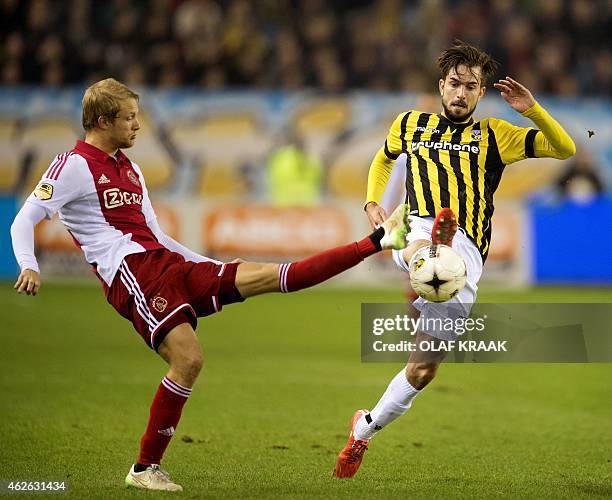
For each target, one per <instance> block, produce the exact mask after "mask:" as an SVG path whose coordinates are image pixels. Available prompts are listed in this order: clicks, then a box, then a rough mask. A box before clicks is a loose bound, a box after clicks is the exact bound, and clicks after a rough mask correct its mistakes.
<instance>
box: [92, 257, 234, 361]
mask: <svg viewBox="0 0 612 500" xmlns="http://www.w3.org/2000/svg"><path fill="white" fill-rule="evenodd" d="M238 265H239V264H237V263H236V264H227V263H225V264H221V265H219V264H215V263H213V262H197V263H196V262H190V261H186V260H185V259H184V258H183V257H182V256H181V255H179V254H177V253H174V252H171V251H170V250H166V249H159V250H152V251H147V252H142V253H135V254H131V255H128V256H126V257H125V259H123V261H122V262H121V265H120V266H119V270H118V271H117V274H116V275H115V278H114V280H113V283H112V285H111V286H110V288H109V287H107V286H104V288H105V291H106V298H107V300H108V302H109V303H110V304H111V305H112V306H113V307H114V308H115V309H116V310H117V312H118V313H119V314H121V316H123V317H124V318H127V319H129V320H130V321H131V322H132V323H133V325H134V328H136V331H137V332H138V333H139V334H140V336H141V337H142V338H143V340H144V341H145V342H146V343H147V345H149V347H151V348H152V349H155V350H156V351H157V348H158V347H159V345H160V344H161V342H162V340H164V338H165V336H166V335H167V334H168V332H169V331H170V330H172V329H173V328H174V327H175V326H178V325H180V324H181V323H190V324H191V326H192V327H193V328H194V330H195V328H196V326H197V318H198V317H200V316H208V315H210V314H213V313H216V312H219V311H220V310H221V308H222V307H223V306H224V305H226V304H232V303H234V302H242V301H244V299H243V298H242V296H241V295H240V293H239V292H238V290H237V289H236V285H235V279H236V269H237V267H238ZM103 284H104V283H103Z"/></svg>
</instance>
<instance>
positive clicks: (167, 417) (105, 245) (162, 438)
mask: <svg viewBox="0 0 612 500" xmlns="http://www.w3.org/2000/svg"><path fill="white" fill-rule="evenodd" d="M83 128H84V129H85V140H84V141H77V143H76V146H75V147H74V149H72V150H71V151H68V152H65V153H62V154H60V155H58V156H57V157H56V158H55V159H54V160H53V162H52V163H51V165H50V166H49V169H48V170H47V171H46V172H45V174H44V175H43V178H42V179H41V181H40V183H39V184H38V185H37V187H36V188H35V190H34V192H33V193H32V194H31V195H30V196H29V197H28V199H27V200H26V202H25V204H24V206H23V208H22V209H21V210H20V212H19V213H18V214H17V217H16V218H15V221H14V223H13V225H12V227H11V236H12V238H13V248H14V251H15V256H16V258H17V261H18V263H19V265H20V267H21V273H20V275H19V277H18V279H17V282H16V283H15V288H16V289H17V291H18V292H20V293H21V292H25V293H26V294H28V295H36V293H37V292H38V290H39V287H40V275H39V268H38V263H37V261H36V257H35V255H34V227H35V226H36V224H38V222H40V221H41V220H42V219H43V218H45V217H47V218H50V217H51V216H52V215H53V214H54V213H55V212H58V211H59V215H60V219H61V220H62V222H63V223H64V225H65V226H66V228H67V229H68V230H69V231H70V233H71V235H72V237H73V238H74V240H75V241H76V242H77V243H78V244H79V246H80V247H81V249H82V251H83V253H84V255H85V259H86V260H87V262H88V263H90V264H91V265H92V266H93V268H94V271H95V272H96V274H97V276H98V277H99V278H100V281H101V282H102V286H103V288H104V292H105V294H106V297H107V300H108V302H109V303H110V304H111V305H112V306H113V307H114V308H115V309H116V310H117V312H118V313H119V314H121V315H122V316H123V317H125V318H127V319H129V320H130V321H131V322H132V323H133V325H134V327H135V329H136V331H137V332H138V333H139V334H140V335H141V337H142V338H143V340H144V341H145V342H146V343H147V345H148V346H149V347H150V348H152V349H153V350H155V351H156V352H157V353H158V354H159V355H160V356H161V357H162V358H163V359H164V360H165V361H166V362H167V363H168V365H169V370H168V372H167V373H166V375H165V377H164V378H163V379H162V381H161V383H160V385H159V387H158V389H157V392H156V394H155V396H154V398H153V403H152V405H151V411H150V418H149V422H148V425H147V428H146V430H145V433H144V435H143V437H142V439H141V442H140V455H139V457H138V459H137V461H136V463H135V464H134V465H133V466H132V467H131V469H130V471H129V473H128V475H127V477H126V479H125V483H126V485H127V486H132V487H136V488H143V489H153V490H169V491H180V490H182V487H181V486H180V485H178V484H176V483H174V482H173V481H172V480H171V479H170V476H169V475H168V473H167V472H165V471H164V470H162V469H161V468H160V462H161V459H162V457H163V454H164V451H165V450H166V447H167V446H168V444H169V442H170V439H171V438H172V435H173V434H174V432H175V430H176V427H177V425H178V423H179V420H180V417H181V412H182V409H183V406H184V404H185V402H186V401H187V398H188V397H189V396H190V394H191V390H192V387H193V385H194V383H195V381H196V379H197V377H198V374H199V373H200V369H201V367H202V351H201V348H200V345H199V343H198V340H197V338H196V335H195V331H194V330H195V328H196V324H197V318H198V317H201V316H207V315H210V314H213V313H215V312H218V311H220V310H221V308H222V307H223V306H224V305H227V304H232V303H234V302H241V301H243V300H245V299H246V298H248V297H251V296H254V295H259V294H262V293H269V292H293V291H297V290H300V289H303V288H306V287H309V286H313V285H316V284H317V283H321V282H322V281H325V280H327V279H329V278H331V277H332V276H335V275H337V274H339V273H341V272H342V271H344V270H346V269H348V268H350V267H352V266H354V265H356V264H358V263H359V262H361V261H362V260H363V259H364V258H366V257H368V256H370V255H372V254H374V253H376V252H378V251H380V250H382V249H387V248H389V249H391V248H393V249H402V248H404V247H405V246H406V234H407V232H408V230H409V227H408V222H407V207H406V206H405V205H400V206H399V207H398V208H397V209H396V211H395V212H394V213H393V214H392V215H391V217H389V218H388V219H387V220H386V221H385V222H384V223H383V224H382V226H381V227H380V228H379V229H377V230H375V231H374V232H373V233H372V234H371V235H369V236H367V237H366V238H364V239H362V240H360V241H358V242H354V243H351V244H349V245H345V246H342V247H338V248H334V249H331V250H327V251H326V252H323V253H321V254H318V255H314V256H312V257H310V258H308V259H304V260H302V261H298V262H292V263H286V264H280V265H279V264H262V263H254V262H242V261H239V260H236V261H233V262H229V263H224V262H218V261H215V260H213V259H210V258H207V257H204V256H202V255H198V254H197V253H195V252H192V251H191V250H189V249H188V248H185V247H184V246H183V245H181V244H180V243H178V242H176V241H174V240H173V239H172V238H170V237H169V236H167V235H166V234H164V232H163V231H162V230H161V228H160V227H159V224H158V223H157V219H156V216H155V212H154V210H153V207H152V205H151V202H150V200H149V196H148V193H147V188H146V184H145V179H144V177H143V175H142V172H141V170H140V168H139V167H138V165H137V164H136V163H134V162H132V161H130V160H129V159H128V158H127V156H125V154H124V153H123V151H122V149H125V148H129V147H131V146H132V145H133V144H134V141H135V140H136V137H137V134H138V130H139V129H140V124H139V122H138V95H137V94H136V93H134V92H133V91H131V90H130V89H128V88H127V87H126V86H125V85H123V84H121V83H120V82H118V81H116V80H113V79H110V78H109V79H106V80H102V81H100V82H97V83H95V84H94V85H92V86H91V87H89V88H88V89H87V90H86V92H85V95H84V97H83Z"/></svg>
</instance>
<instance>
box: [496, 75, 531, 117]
mask: <svg viewBox="0 0 612 500" xmlns="http://www.w3.org/2000/svg"><path fill="white" fill-rule="evenodd" d="M493 86H494V87H495V88H496V89H497V90H499V91H501V96H502V97H503V98H504V100H505V101H506V102H507V103H508V104H509V105H510V107H511V108H512V109H513V110H515V111H518V112H519V113H523V112H525V111H527V110H528V109H529V108H530V107H532V106H533V105H534V104H535V99H534V98H533V95H531V92H530V91H529V89H528V88H527V87H525V86H524V85H521V84H520V83H519V82H517V81H516V80H513V79H512V78H510V77H509V76H507V77H506V78H503V79H501V80H500V81H499V82H497V83H494V84H493Z"/></svg>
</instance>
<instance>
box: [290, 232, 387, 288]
mask: <svg viewBox="0 0 612 500" xmlns="http://www.w3.org/2000/svg"><path fill="white" fill-rule="evenodd" d="M379 250H380V245H378V246H377V245H376V244H375V243H374V242H373V241H372V237H371V236H368V237H367V238H364V239H362V240H361V241H357V242H355V243H351V244H349V245H345V246H342V247H337V248H332V249H331V250H327V251H326V252H323V253H319V254H317V255H313V256H312V257H308V258H307V259H304V260H300V261H298V262H292V263H290V264H281V266H280V268H279V272H278V275H279V284H280V290H281V292H295V291H297V290H301V289H303V288H308V287H309V286H313V285H316V284H318V283H321V282H323V281H325V280H328V279H329V278H331V277H333V276H336V275H337V274H340V273H341V272H342V271H346V270H347V269H349V268H351V267H353V266H355V265H357V264H359V263H360V262H361V261H362V260H363V259H365V258H366V257H368V256H370V255H372V254H374V253H376V252H378V251H379Z"/></svg>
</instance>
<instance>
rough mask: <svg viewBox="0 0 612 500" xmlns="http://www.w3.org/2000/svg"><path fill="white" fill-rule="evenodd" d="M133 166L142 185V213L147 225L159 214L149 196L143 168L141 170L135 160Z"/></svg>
mask: <svg viewBox="0 0 612 500" xmlns="http://www.w3.org/2000/svg"><path fill="white" fill-rule="evenodd" d="M132 168H133V169H134V170H135V172H136V173H137V174H138V180H139V181H140V185H141V186H142V213H143V214H144V216H145V221H146V223H147V225H150V224H149V223H150V222H152V221H155V220H157V215H156V214H155V210H153V204H152V203H151V198H149V190H148V189H147V185H146V182H145V178H144V175H143V174H142V170H140V167H139V166H138V164H136V163H134V162H132Z"/></svg>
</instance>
